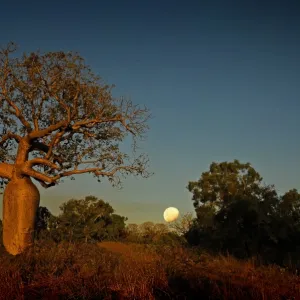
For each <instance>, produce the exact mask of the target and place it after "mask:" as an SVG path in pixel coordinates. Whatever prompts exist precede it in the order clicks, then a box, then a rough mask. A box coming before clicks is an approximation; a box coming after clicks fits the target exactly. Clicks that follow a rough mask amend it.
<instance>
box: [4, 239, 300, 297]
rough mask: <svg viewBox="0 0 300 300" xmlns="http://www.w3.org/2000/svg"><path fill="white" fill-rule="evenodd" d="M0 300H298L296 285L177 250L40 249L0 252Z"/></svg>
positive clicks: (248, 266)
mask: <svg viewBox="0 0 300 300" xmlns="http://www.w3.org/2000/svg"><path fill="white" fill-rule="evenodd" d="M0 299H3V300H4V299H5V300H9V299H16V300H19V299H264V300H267V299H270V300H271V299H272V300H277V299H278V300H279V299H300V278H299V277H297V276H296V275H293V274H291V273H288V272H287V271H285V270H283V269H280V268H278V267H275V266H272V267H256V266H255V264H254V262H253V261H245V262H242V261H238V260H236V259H234V258H232V257H230V256H226V257H225V256H212V255H209V254H207V253H200V254H199V253H196V252H195V251H192V250H188V249H185V248H181V247H177V248H172V247H167V246H159V247H158V246H146V245H135V244H125V243H117V242H106V243H101V244H98V245H97V244H84V243H79V244H70V243H61V244H55V243H53V242H42V243H40V244H38V245H35V246H34V247H33V248H32V249H29V250H28V251H26V252H25V253H23V254H21V255H19V256H16V257H13V256H10V255H8V254H7V253H6V252H5V251H4V249H3V248H1V249H0Z"/></svg>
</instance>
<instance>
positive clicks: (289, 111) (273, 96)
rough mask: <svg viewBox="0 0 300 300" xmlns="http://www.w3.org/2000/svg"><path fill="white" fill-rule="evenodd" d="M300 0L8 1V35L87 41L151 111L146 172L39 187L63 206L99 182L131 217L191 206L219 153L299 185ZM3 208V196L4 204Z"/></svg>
mask: <svg viewBox="0 0 300 300" xmlns="http://www.w3.org/2000/svg"><path fill="white" fill-rule="evenodd" d="M297 2H298V1H253V0H252V1H174V0H173V1H166V0H160V1H148V0H147V1H146V0H145V1H85V2H83V1H78V3H77V2H75V1H66V0H65V1H47V2H41V1H36V2H35V1H6V2H5V3H4V4H2V6H1V11H0V28H1V32H0V44H1V45H5V44H6V43H7V42H9V41H11V40H12V41H15V42H16V43H17V44H18V45H19V46H20V52H24V51H25V52H27V51H33V50H36V49H41V50H42V51H44V52H46V51H57V50H66V51H69V50H72V51H78V52H79V53H80V54H81V55H82V56H83V57H84V58H85V59H86V62H87V63H88V64H89V65H90V66H91V67H92V69H93V70H94V72H95V73H97V74H99V75H100V76H101V77H102V78H103V79H104V80H105V81H107V82H108V83H114V84H115V85H116V88H115V90H114V95H115V96H121V95H125V96H128V97H130V98H131V99H132V100H133V101H134V102H135V103H137V104H142V105H144V104H145V105H146V106H147V107H149V109H150V110H151V112H152V114H153V119H152V120H151V121H150V123H149V125H150V131H149V133H148V138H147V140H146V141H145V142H143V143H142V144H141V146H142V147H143V150H144V151H145V152H146V153H148V155H149V158H150V160H151V171H153V172H154V173H155V174H154V175H153V176H152V177H151V178H149V179H135V178H128V179H126V180H125V181H124V188H123V190H121V191H118V190H116V189H113V188H112V187H111V186H110V185H109V184H108V183H102V184H99V183H98V182H97V181H96V180H95V179H94V178H93V177H92V175H81V176H77V177H76V180H75V181H70V180H65V182H64V183H63V184H61V185H60V186H58V187H55V188H52V189H47V190H44V189H43V188H39V189H40V191H41V205H44V206H47V207H48V208H49V209H50V210H51V211H52V212H53V213H54V214H57V213H58V211H59V208H58V207H59V205H60V204H61V203H62V202H63V201H66V200H68V199H70V198H80V197H84V196H86V195H89V194H92V195H95V196H98V197H99V198H102V199H104V200H105V201H108V202H110V203H111V204H112V206H113V207H114V208H115V209H116V211H117V213H119V214H123V215H125V216H127V217H128V218H129V222H137V223H140V222H144V221H154V222H162V221H163V217H162V214H163V210H164V209H165V208H166V207H168V206H175V207H177V208H178V209H179V210H180V212H181V213H185V212H189V211H193V205H192V201H191V194H190V193H189V192H188V191H187V190H186V185H187V183H188V181H190V180H196V179H198V178H199V177H200V175H201V173H202V172H204V171H206V170H207V169H208V167H209V165H210V163H211V162H213V161H229V160H233V159H235V158H236V159H239V160H241V161H243V162H248V161H249V162H250V163H252V165H253V166H254V167H255V168H256V169H257V171H259V172H260V173H261V175H262V176H263V177H264V180H265V182H266V183H268V184H275V185H276V187H277V189H278V190H279V192H280V193H283V192H285V191H287V190H289V189H290V188H297V189H300V134H299V129H300V117H299V115H300V84H299V78H300V56H299V53H300V5H299V4H298V3H297ZM0 210H2V203H1V204H0Z"/></svg>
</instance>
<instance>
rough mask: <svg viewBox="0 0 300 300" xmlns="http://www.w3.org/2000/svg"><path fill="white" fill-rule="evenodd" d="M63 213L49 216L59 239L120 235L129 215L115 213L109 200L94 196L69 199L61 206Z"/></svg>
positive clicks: (100, 237) (95, 239)
mask: <svg viewBox="0 0 300 300" xmlns="http://www.w3.org/2000/svg"><path fill="white" fill-rule="evenodd" d="M60 210H61V213H60V214H59V215H58V216H57V217H55V216H52V217H51V218H49V223H48V227H49V232H50V235H51V236H52V238H54V240H57V241H62V240H68V241H80V240H81V241H85V242H90V241H101V240H103V239H114V238H121V237H122V236H123V235H124V234H125V221H126V220H127V218H125V217H123V216H120V215H117V214H114V209H113V208H112V207H111V205H110V204H109V203H107V202H104V201H103V200H101V199H98V198H97V197H95V196H87V197H85V198H84V199H70V200H68V201H67V202H65V203H63V204H62V205H61V206H60Z"/></svg>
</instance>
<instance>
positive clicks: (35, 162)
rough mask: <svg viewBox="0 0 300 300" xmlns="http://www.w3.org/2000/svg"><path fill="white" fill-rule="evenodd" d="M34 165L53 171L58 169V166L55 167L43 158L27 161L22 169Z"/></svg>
mask: <svg viewBox="0 0 300 300" xmlns="http://www.w3.org/2000/svg"><path fill="white" fill-rule="evenodd" d="M36 165H44V166H47V167H50V168H52V169H55V170H59V169H60V167H59V166H57V165H56V164H55V163H53V162H51V161H50V160H48V159H44V158H39V157H37V158H34V159H31V160H28V161H27V162H25V164H24V167H25V168H32V167H34V166H36Z"/></svg>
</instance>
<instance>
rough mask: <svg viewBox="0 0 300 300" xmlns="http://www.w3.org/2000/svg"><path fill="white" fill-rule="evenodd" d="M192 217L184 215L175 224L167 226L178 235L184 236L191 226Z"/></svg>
mask: <svg viewBox="0 0 300 300" xmlns="http://www.w3.org/2000/svg"><path fill="white" fill-rule="evenodd" d="M193 221H194V217H193V214H192V213H186V214H185V215H183V216H182V217H180V218H179V219H178V220H176V221H175V222H172V223H171V224H170V225H169V226H170V228H171V229H173V230H174V231H175V232H176V233H177V234H178V235H183V236H184V235H185V234H186V233H187V232H188V231H189V230H190V228H191V227H192V225H193Z"/></svg>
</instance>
